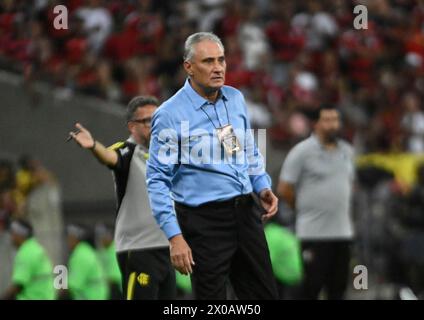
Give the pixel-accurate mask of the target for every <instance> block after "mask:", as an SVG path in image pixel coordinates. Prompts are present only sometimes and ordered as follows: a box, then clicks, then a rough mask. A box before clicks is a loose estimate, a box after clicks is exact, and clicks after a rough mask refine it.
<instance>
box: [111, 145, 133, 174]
mask: <svg viewBox="0 0 424 320" xmlns="http://www.w3.org/2000/svg"><path fill="white" fill-rule="evenodd" d="M108 149H109V150H112V151H115V152H116V154H117V156H118V161H117V162H116V164H115V165H114V166H108V167H109V169H111V170H113V171H115V172H129V168H130V163H131V157H132V154H133V153H134V149H135V146H131V145H129V144H126V143H125V142H118V143H115V144H114V145H112V146H110V147H108Z"/></svg>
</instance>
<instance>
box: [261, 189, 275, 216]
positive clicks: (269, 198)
mask: <svg viewBox="0 0 424 320" xmlns="http://www.w3.org/2000/svg"><path fill="white" fill-rule="evenodd" d="M259 198H260V199H261V204H262V207H263V208H264V209H265V210H266V213H265V214H264V215H262V221H267V220H268V219H270V218H271V217H273V216H274V215H275V214H276V213H277V210H278V198H277V197H276V196H275V195H274V193H273V192H272V191H271V190H270V189H264V190H262V191H261V192H260V193H259Z"/></svg>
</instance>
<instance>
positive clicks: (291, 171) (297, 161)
mask: <svg viewBox="0 0 424 320" xmlns="http://www.w3.org/2000/svg"><path fill="white" fill-rule="evenodd" d="M302 165H303V157H302V155H301V151H300V149H299V148H298V147H294V148H293V149H292V150H291V151H290V152H289V153H288V155H287V157H286V159H285V161H284V164H283V167H282V168H281V172H280V181H284V182H287V183H290V184H293V185H295V184H297V183H298V181H299V177H300V173H301V169H302Z"/></svg>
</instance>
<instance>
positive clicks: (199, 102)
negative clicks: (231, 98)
mask: <svg viewBox="0 0 424 320" xmlns="http://www.w3.org/2000/svg"><path fill="white" fill-rule="evenodd" d="M183 89H184V91H185V93H186V94H187V96H188V98H189V99H190V100H191V103H192V104H193V107H194V109H195V110H199V109H200V108H201V107H203V106H204V105H206V104H209V103H210V102H209V101H208V100H207V99H205V98H203V97H202V96H201V95H199V94H198V93H197V92H196V91H195V90H194V89H193V87H192V86H191V84H190V81H189V78H187V79H186V81H185V83H184V87H183ZM221 98H222V100H224V101H227V100H228V99H227V97H226V96H225V95H224V93H223V91H222V89H221V90H219V93H218V99H217V101H218V100H219V99H221Z"/></svg>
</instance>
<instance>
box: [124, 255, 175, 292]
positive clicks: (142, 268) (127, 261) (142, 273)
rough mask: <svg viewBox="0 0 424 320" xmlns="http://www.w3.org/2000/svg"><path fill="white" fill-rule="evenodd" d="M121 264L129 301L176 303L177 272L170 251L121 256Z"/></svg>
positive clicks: (125, 290)
mask: <svg viewBox="0 0 424 320" xmlns="http://www.w3.org/2000/svg"><path fill="white" fill-rule="evenodd" d="M118 264H119V269H120V270H121V274H122V290H123V295H124V297H125V299H126V300H157V299H159V300H169V299H175V297H176V284H175V271H174V268H173V267H172V264H171V261H170V258H169V249H168V248H159V249H146V250H134V251H132V250H130V251H125V252H120V253H118Z"/></svg>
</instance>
